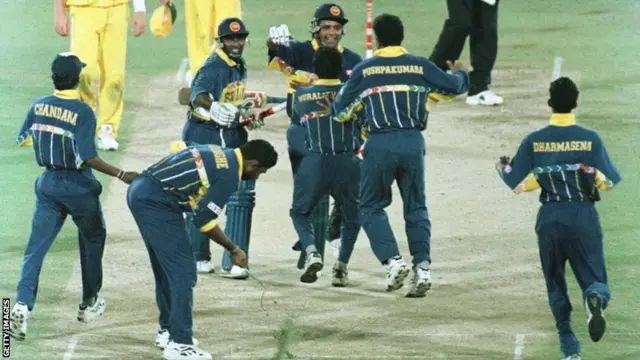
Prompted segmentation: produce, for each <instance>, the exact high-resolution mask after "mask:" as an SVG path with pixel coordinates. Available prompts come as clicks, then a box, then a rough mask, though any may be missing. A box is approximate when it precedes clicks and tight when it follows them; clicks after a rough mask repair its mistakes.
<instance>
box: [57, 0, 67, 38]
mask: <svg viewBox="0 0 640 360" xmlns="http://www.w3.org/2000/svg"><path fill="white" fill-rule="evenodd" d="M65 3H66V0H53V16H54V23H55V30H56V32H57V33H58V35H60V36H67V35H69V17H68V16H67V11H66V9H65Z"/></svg>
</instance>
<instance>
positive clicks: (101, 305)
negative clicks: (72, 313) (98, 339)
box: [78, 295, 107, 323]
mask: <svg viewBox="0 0 640 360" xmlns="http://www.w3.org/2000/svg"><path fill="white" fill-rule="evenodd" d="M106 308H107V304H106V303H105V301H104V298H103V297H102V296H100V295H98V297H97V298H96V301H95V302H94V303H93V305H91V306H83V305H80V306H78V321H80V322H85V323H86V322H89V321H91V320H95V319H96V318H97V317H98V316H100V315H102V314H103V313H104V311H105V310H106Z"/></svg>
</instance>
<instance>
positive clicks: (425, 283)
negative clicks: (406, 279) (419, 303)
mask: <svg viewBox="0 0 640 360" xmlns="http://www.w3.org/2000/svg"><path fill="white" fill-rule="evenodd" d="M429 289H431V269H429V268H426V269H425V268H422V267H420V266H414V267H413V276H412V277H411V287H410V288H409V291H407V295H405V296H406V297H408V298H419V297H424V296H425V295H426V294H427V291H428V290H429Z"/></svg>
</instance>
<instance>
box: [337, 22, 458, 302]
mask: <svg viewBox="0 0 640 360" xmlns="http://www.w3.org/2000/svg"><path fill="white" fill-rule="evenodd" d="M373 31H374V34H375V37H376V42H377V50H376V51H375V53H374V56H373V57H372V58H370V59H366V60H364V61H363V62H361V63H360V64H358V65H357V66H356V67H355V68H354V69H353V72H352V73H351V76H350V77H349V80H347V82H346V83H345V85H344V86H343V88H342V89H341V90H340V92H339V93H338V96H337V97H336V99H335V101H334V103H333V111H334V114H335V120H337V121H349V120H351V118H352V116H353V114H354V112H355V111H358V110H359V109H362V108H364V109H366V117H365V119H364V122H365V123H366V126H367V134H368V137H367V142H366V144H365V146H364V150H363V154H362V156H363V161H362V165H361V168H360V221H361V223H362V227H363V228H364V230H365V232H366V234H367V236H368V237H369V240H370V242H371V248H372V250H373V252H374V254H375V256H376V257H377V258H378V260H379V261H380V262H381V263H382V264H383V265H384V266H385V267H386V269H387V271H388V275H387V291H393V290H397V289H399V288H401V287H402V286H403V281H404V279H405V278H406V277H407V275H408V274H409V269H408V268H407V266H406V265H405V262H404V260H403V258H402V256H401V255H400V253H399V251H398V244H397V242H396V240H395V237H394V235H393V232H392V230H391V226H390V225H389V219H388V218H387V213H386V212H385V210H384V209H385V208H386V207H387V206H389V205H390V204H391V184H392V183H393V181H394V180H395V181H397V183H398V187H399V189H400V194H401V196H402V202H403V203H404V219H405V229H406V235H407V240H408V241H409V249H410V251H411V255H412V256H413V277H412V280H411V287H410V289H409V291H408V292H407V296H408V297H422V296H424V295H425V294H426V291H427V290H428V289H429V288H430V287H431V272H430V264H431V254H430V253H431V251H430V238H431V223H430V221H429V215H428V212H427V206H426V199H425V168H424V165H425V164H424V163H425V154H426V149H425V142H424V138H423V136H422V130H425V129H426V126H427V117H428V115H429V102H428V100H427V99H428V97H430V96H431V95H432V94H433V93H438V94H439V95H441V97H442V98H445V97H447V96H449V97H450V96H454V95H459V94H463V93H464V92H466V91H467V88H468V84H469V78H468V76H467V73H466V70H465V68H464V65H463V64H462V63H461V62H459V61H456V63H455V64H451V63H450V67H451V70H452V72H453V73H452V74H447V73H446V72H444V71H442V70H441V69H439V68H438V67H437V66H436V65H435V64H433V63H432V62H431V61H429V60H427V59H425V58H423V57H419V56H414V55H410V54H409V53H408V52H407V50H405V49H404V48H403V47H402V46H401V45H402V40H403V39H404V27H403V24H402V21H401V20H400V19H399V18H398V17H397V16H394V15H389V14H383V15H380V16H378V17H377V18H376V19H375V20H374V24H373Z"/></svg>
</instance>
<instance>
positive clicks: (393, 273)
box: [384, 256, 409, 291]
mask: <svg viewBox="0 0 640 360" xmlns="http://www.w3.org/2000/svg"><path fill="white" fill-rule="evenodd" d="M384 267H385V268H386V269H387V291H394V290H398V289H400V288H401V287H402V286H404V279H406V278H407V275H409V268H408V267H407V264H405V262H404V259H403V258H402V256H397V257H394V258H391V259H389V261H388V262H387V265H385V266H384Z"/></svg>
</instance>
